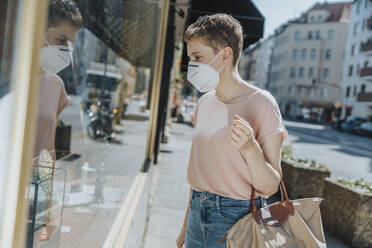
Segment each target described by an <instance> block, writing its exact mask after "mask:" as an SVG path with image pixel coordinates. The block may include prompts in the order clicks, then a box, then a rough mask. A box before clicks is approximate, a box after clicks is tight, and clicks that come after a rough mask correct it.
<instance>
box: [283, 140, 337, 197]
mask: <svg viewBox="0 0 372 248" xmlns="http://www.w3.org/2000/svg"><path fill="white" fill-rule="evenodd" d="M281 165H282V172H283V180H284V182H285V183H286V186H287V191H288V195H289V197H290V198H291V199H297V198H306V197H322V194H323V187H324V180H323V179H324V178H326V177H330V175H331V172H330V170H329V169H328V168H327V167H326V166H325V165H323V164H320V163H318V162H316V161H315V160H310V159H302V158H295V157H294V156H293V155H292V147H291V146H284V148H283V150H282V163H281Z"/></svg>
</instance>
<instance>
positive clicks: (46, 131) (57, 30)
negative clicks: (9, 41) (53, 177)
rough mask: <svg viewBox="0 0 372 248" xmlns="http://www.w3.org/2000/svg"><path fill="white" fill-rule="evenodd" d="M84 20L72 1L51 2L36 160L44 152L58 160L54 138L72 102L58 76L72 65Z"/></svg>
mask: <svg viewBox="0 0 372 248" xmlns="http://www.w3.org/2000/svg"><path fill="white" fill-rule="evenodd" d="M82 25H83V20H82V17H81V14H80V12H79V9H78V8H77V7H76V6H75V5H74V3H72V1H69V0H54V1H51V3H50V8H49V17H48V26H47V29H46V32H45V39H44V45H45V46H44V47H43V48H42V51H41V67H42V71H43V72H42V77H41V79H40V90H39V94H40V95H39V107H38V122H37V136H36V143H35V152H34V157H38V156H39V154H40V152H41V151H42V150H46V151H48V153H49V155H51V157H52V159H53V160H54V159H55V152H54V139H55V131H56V125H57V119H58V115H59V114H60V113H61V111H62V110H63V109H64V108H65V107H66V105H67V104H68V101H69V97H68V96H67V93H66V90H65V87H64V83H63V81H62V80H61V78H60V77H58V76H57V73H58V72H60V71H61V70H63V69H64V68H66V67H67V66H69V64H70V53H71V48H70V46H69V45H70V44H71V43H73V42H75V40H76V37H77V34H78V32H79V30H80V29H81V28H82Z"/></svg>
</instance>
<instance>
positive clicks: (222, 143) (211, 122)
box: [187, 90, 288, 200]
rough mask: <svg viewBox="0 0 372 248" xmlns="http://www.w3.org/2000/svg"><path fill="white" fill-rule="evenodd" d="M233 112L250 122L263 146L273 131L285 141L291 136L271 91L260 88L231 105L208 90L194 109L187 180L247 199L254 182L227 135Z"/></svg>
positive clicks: (197, 186)
mask: <svg viewBox="0 0 372 248" xmlns="http://www.w3.org/2000/svg"><path fill="white" fill-rule="evenodd" d="M234 115H239V116H240V117H242V118H243V119H245V120H246V121H248V122H249V123H250V125H251V126H252V128H253V130H254V133H255V138H256V140H257V141H258V143H259V144H260V145H261V146H262V145H263V144H264V142H266V141H267V140H268V138H269V137H270V136H271V135H273V134H276V133H282V134H283V140H284V139H286V138H287V136H288V132H287V130H286V129H285V126H284V122H283V119H282V116H281V114H280V110H279V107H278V104H277V103H276V101H275V98H274V97H273V96H272V95H271V94H270V92H268V91H266V90H258V91H255V92H254V93H252V94H250V95H248V96H245V97H242V98H240V99H237V100H236V101H234V102H233V103H229V104H225V103H223V102H221V101H219V100H218V98H217V97H216V95H215V91H212V92H209V93H207V94H205V95H203V96H202V97H201V98H200V99H199V102H198V104H197V109H196V111H195V119H196V126H195V130H194V135H193V140H192V147H191V152H190V159H189V166H188V171H187V180H188V182H189V184H190V186H191V188H193V189H194V190H197V191H207V192H210V193H214V194H219V195H222V196H227V197H230V198H234V199H240V200H248V199H250V195H251V182H252V178H251V175H250V173H249V170H248V168H247V166H248V165H247V163H246V162H245V160H244V159H243V156H242V155H241V153H240V151H239V150H238V149H236V148H235V147H234V146H233V145H232V144H231V143H230V141H229V138H228V137H229V131H230V129H231V126H232V121H233V118H234Z"/></svg>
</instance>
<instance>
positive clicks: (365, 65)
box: [364, 60, 368, 68]
mask: <svg viewBox="0 0 372 248" xmlns="http://www.w3.org/2000/svg"><path fill="white" fill-rule="evenodd" d="M367 67H368V60H366V61H364V68H367Z"/></svg>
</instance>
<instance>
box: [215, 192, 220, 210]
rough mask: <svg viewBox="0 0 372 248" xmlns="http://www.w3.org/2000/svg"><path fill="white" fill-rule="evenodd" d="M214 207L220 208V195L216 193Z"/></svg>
mask: <svg viewBox="0 0 372 248" xmlns="http://www.w3.org/2000/svg"><path fill="white" fill-rule="evenodd" d="M216 208H217V210H220V195H218V194H216Z"/></svg>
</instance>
